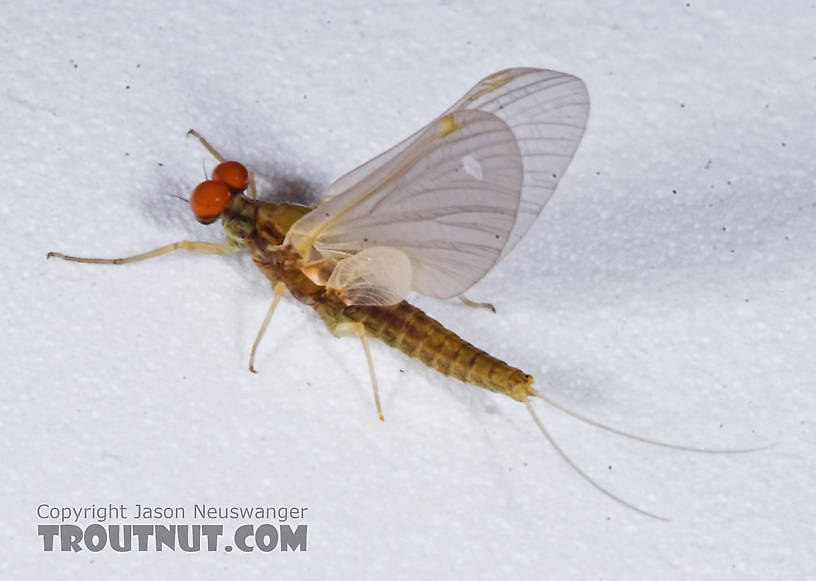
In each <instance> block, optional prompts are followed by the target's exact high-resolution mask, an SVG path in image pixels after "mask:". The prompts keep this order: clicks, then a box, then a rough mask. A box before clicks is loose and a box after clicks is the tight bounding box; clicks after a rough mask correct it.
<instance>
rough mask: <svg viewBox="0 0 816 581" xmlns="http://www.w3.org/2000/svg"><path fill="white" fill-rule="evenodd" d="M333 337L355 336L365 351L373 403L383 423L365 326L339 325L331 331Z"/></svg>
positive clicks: (356, 324)
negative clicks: (372, 390) (372, 391)
mask: <svg viewBox="0 0 816 581" xmlns="http://www.w3.org/2000/svg"><path fill="white" fill-rule="evenodd" d="M332 332H333V333H334V335H335V337H348V336H349V335H357V336H358V337H359V338H360V341H362V343H363V350H364V351H365V355H366V360H367V361H368V373H369V375H371V387H372V388H373V389H374V403H375V404H376V406H377V413H378V414H379V416H380V421H383V420H384V419H385V418H384V417H383V413H382V407H381V406H380V391H379V389H378V388H377V376H376V375H375V373H374V361H372V359H371V351H370V350H369V349H368V338H367V336H366V332H365V326H363V324H362V323H340V324H339V325H337V326H336V327H335V328H334V330H333V331H332Z"/></svg>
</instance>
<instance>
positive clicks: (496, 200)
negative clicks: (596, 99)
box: [287, 69, 589, 304]
mask: <svg viewBox="0 0 816 581" xmlns="http://www.w3.org/2000/svg"><path fill="white" fill-rule="evenodd" d="M588 108H589V101H588V97H587V93H586V88H585V87H584V84H583V83H582V82H581V80H580V79H577V78H576V77H572V76H570V75H565V74H563V73H556V72H553V71H545V70H538V69H510V70H506V71H501V72H499V73H495V74H493V75H491V76H489V77H487V78H486V79H484V80H482V81H481V82H480V83H479V84H478V85H476V86H475V87H474V88H473V89H471V90H470V91H469V92H468V93H467V94H466V95H465V96H464V97H462V99H460V100H459V102H457V103H456V104H455V105H454V106H453V107H451V108H450V109H449V110H448V111H446V112H445V113H443V114H442V115H441V116H440V117H438V118H437V119H436V120H434V121H433V122H431V123H430V124H428V125H427V126H426V127H424V128H423V129H422V130H420V131H418V132H417V133H415V134H414V135H412V136H411V137H409V138H408V139H406V140H405V141H403V142H402V143H400V144H398V145H397V146H395V147H393V148H392V149H390V150H389V151H387V152H385V153H384V154H382V155H380V156H379V157H377V158H375V159H373V160H371V161H370V162H368V163H366V164H365V165H363V166H360V167H359V168H357V169H356V170H354V171H352V172H350V173H349V174H346V175H345V176H343V177H341V178H340V179H338V180H337V181H336V182H335V183H334V184H332V186H331V187H330V188H329V190H328V191H327V192H326V195H325V196H324V198H323V200H322V201H321V203H320V205H318V207H317V208H316V209H315V210H314V211H312V212H311V213H309V214H307V215H306V216H304V217H303V218H301V219H300V220H299V221H298V222H296V223H295V224H294V225H293V226H292V228H291V229H290V231H289V233H288V235H287V242H289V243H291V244H292V245H293V247H294V248H295V250H297V251H298V252H299V253H300V254H301V255H302V256H303V257H304V258H306V259H307V261H312V262H316V261H321V260H327V259H332V260H337V259H342V258H345V257H348V256H349V255H353V254H356V253H357V252H359V251H361V250H362V249H364V248H370V247H375V246H386V247H392V248H396V249H399V250H401V251H403V252H404V253H405V254H406V255H407V256H408V257H409V258H410V260H411V264H412V271H413V279H412V282H411V285H410V288H411V289H413V290H415V291H417V292H420V293H422V294H426V295H429V296H434V297H439V298H448V297H452V296H456V295H458V294H461V293H462V292H464V291H465V290H466V289H468V288H469V287H470V286H472V285H473V284H474V283H475V282H476V281H478V280H479V279H480V278H481V277H482V276H484V275H485V273H487V271H488V270H489V269H490V268H491V267H492V266H493V265H494V264H495V263H496V261H498V260H499V259H500V258H501V257H502V256H504V254H506V253H507V252H508V251H509V250H510V249H512V247H513V246H515V244H516V243H517V242H518V240H519V239H520V238H521V237H522V236H523V234H524V233H525V232H526V231H527V229H528V228H529V227H530V225H531V224H532V222H533V221H534V220H535V217H536V216H537V215H538V213H539V212H540V211H541V209H542V208H543V207H544V205H545V204H546V203H547V201H548V200H549V199H550V196H551V195H552V193H553V191H554V189H555V186H556V184H557V183H558V180H559V178H560V177H561V175H562V173H563V172H564V171H565V169H566V167H567V165H568V164H569V161H570V160H571V159H572V156H573V154H574V153H575V149H576V148H577V146H578V142H579V141H580V138H581V135H582V133H583V130H584V126H585V125H586V118H587V113H588ZM382 276H383V275H382V272H380V273H379V274H378V280H377V283H376V284H377V285H380V284H382V283H383V282H384V281H383V278H382ZM357 284H361V281H360V280H359V279H358V280H357ZM372 284H374V283H373V282H372ZM392 287H394V288H397V287H401V281H400V284H397V283H395V284H394V285H389V284H386V285H385V288H386V289H389V290H388V292H387V293H385V294H386V295H387V296H390V297H392V298H393V297H394V294H393V292H391V290H390V289H391V288H392ZM362 294H363V295H365V294H366V293H362ZM374 294H375V295H376V296H377V297H378V300H381V296H382V293H374ZM351 300H354V299H351ZM358 300H361V299H358ZM349 304H381V303H361V302H354V303H349Z"/></svg>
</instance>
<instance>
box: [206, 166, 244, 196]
mask: <svg viewBox="0 0 816 581" xmlns="http://www.w3.org/2000/svg"><path fill="white" fill-rule="evenodd" d="M211 177H212V179H213V180H215V181H217V182H224V183H225V184H227V187H228V188H229V189H230V190H232V191H239V192H243V191H244V190H245V189H246V187H247V184H249V172H248V171H247V168H245V167H244V166H243V164H241V163H238V162H237V161H222V162H221V163H219V164H218V165H217V166H215V168H213V170H212V174H211Z"/></svg>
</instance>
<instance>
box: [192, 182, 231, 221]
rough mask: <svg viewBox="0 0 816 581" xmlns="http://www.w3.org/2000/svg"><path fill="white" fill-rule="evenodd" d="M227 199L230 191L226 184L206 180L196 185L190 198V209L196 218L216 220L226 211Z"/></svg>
mask: <svg viewBox="0 0 816 581" xmlns="http://www.w3.org/2000/svg"><path fill="white" fill-rule="evenodd" d="M213 173H215V172H213ZM229 199H230V191H229V188H228V187H227V184H225V183H224V182H221V181H215V180H207V181H205V182H201V183H200V184H198V185H197V186H196V187H195V189H194V190H193V193H192V195H191V196H190V209H191V210H192V211H193V214H195V215H196V218H199V219H202V218H203V219H207V218H216V217H217V216H218V215H219V214H220V213H221V212H223V211H224V210H225V209H226V207H227V204H228V203H229Z"/></svg>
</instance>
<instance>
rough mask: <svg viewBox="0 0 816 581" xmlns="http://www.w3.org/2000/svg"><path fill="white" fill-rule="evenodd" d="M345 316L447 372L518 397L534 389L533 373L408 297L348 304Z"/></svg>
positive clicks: (430, 364)
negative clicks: (457, 330)
mask: <svg viewBox="0 0 816 581" xmlns="http://www.w3.org/2000/svg"><path fill="white" fill-rule="evenodd" d="M342 317H343V318H344V319H346V320H348V321H354V322H359V323H362V324H363V325H364V326H365V328H366V331H367V332H368V334H369V335H371V336H373V337H376V338H378V339H380V340H381V341H384V342H385V343H388V344H389V345H390V346H392V347H395V348H397V349H400V350H401V351H403V352H404V353H406V354H407V355H409V356H411V357H416V358H418V359H419V360H420V361H422V362H423V363H425V364H426V365H428V366H429V367H432V368H434V369H436V370H437V371H440V372H442V373H444V374H445V375H452V376H453V377H456V378H457V379H461V380H462V381H466V382H468V383H473V384H475V385H478V386H480V387H484V388H487V389H489V390H491V391H496V392H498V393H503V394H505V395H507V396H510V397H512V398H513V399H515V400H518V401H524V400H526V399H527V397H528V396H529V395H531V394H532V393H533V389H532V387H531V385H532V382H533V378H532V377H531V376H530V375H527V374H526V373H524V372H523V371H521V370H519V369H516V368H515V367H511V366H510V365H508V364H507V363H505V362H504V361H501V360H500V359H496V358H495V357H493V356H492V355H489V354H488V353H486V352H484V351H482V350H481V349H478V348H477V347H474V346H473V345H471V344H470V343H468V342H467V341H465V340H464V339H462V338H461V337H459V336H458V335H457V334H456V333H454V332H453V331H450V330H448V329H446V328H445V327H443V326H442V325H441V324H440V323H439V322H438V321H436V320H434V319H432V318H431V317H429V316H428V315H426V314H425V313H424V312H423V311H421V310H420V309H418V308H416V307H415V306H413V305H411V304H408V303H407V302H405V301H402V302H401V303H399V304H396V305H393V306H390V307H366V306H348V307H345V308H344V309H343V311H342Z"/></svg>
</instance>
